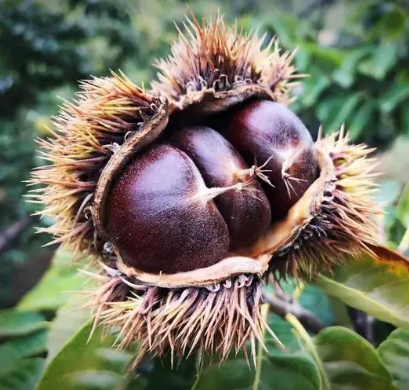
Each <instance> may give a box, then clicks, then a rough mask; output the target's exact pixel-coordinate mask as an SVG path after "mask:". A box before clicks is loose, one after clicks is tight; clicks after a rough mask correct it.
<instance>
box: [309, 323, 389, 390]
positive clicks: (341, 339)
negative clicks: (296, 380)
mask: <svg viewBox="0 0 409 390" xmlns="http://www.w3.org/2000/svg"><path fill="white" fill-rule="evenodd" d="M313 343H314V345H315V348H316V350H317V353H318V355H319V358H320V360H321V361H322V364H323V367H324V370H325V374H326V376H327V378H328V380H329V382H330V383H331V390H342V389H357V390H358V389H362V390H364V389H371V390H396V387H395V386H394V385H393V384H392V378H391V376H390V374H389V372H388V371H387V369H386V368H385V366H384V365H383V363H382V362H381V360H380V358H379V357H378V355H377V353H376V350H375V348H374V347H373V346H372V345H371V344H370V343H369V342H368V341H366V340H365V339H364V338H362V337H360V336H359V335H357V334H356V333H355V332H353V331H351V330H349V329H347V328H343V327H331V328H326V329H324V330H323V331H321V332H320V333H319V334H318V335H317V336H315V337H314V339H313Z"/></svg>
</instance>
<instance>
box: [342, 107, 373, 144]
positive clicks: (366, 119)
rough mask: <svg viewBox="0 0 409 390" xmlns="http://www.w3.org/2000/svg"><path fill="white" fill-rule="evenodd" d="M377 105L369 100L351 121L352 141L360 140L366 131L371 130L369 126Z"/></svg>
mask: <svg viewBox="0 0 409 390" xmlns="http://www.w3.org/2000/svg"><path fill="white" fill-rule="evenodd" d="M375 108H376V105H375V103H374V102H373V101H371V100H369V101H366V102H364V103H363V104H362V105H361V106H360V107H359V108H358V109H357V111H356V113H355V115H353V116H352V119H351V121H350V122H349V124H348V133H349V135H350V137H351V138H352V139H356V138H358V137H359V136H360V135H361V134H362V132H363V131H364V130H368V129H370V127H369V126H368V124H369V123H370V121H371V119H372V118H373V114H374V111H375Z"/></svg>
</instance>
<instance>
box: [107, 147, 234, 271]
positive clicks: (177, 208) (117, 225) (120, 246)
mask: <svg viewBox="0 0 409 390" xmlns="http://www.w3.org/2000/svg"><path fill="white" fill-rule="evenodd" d="M206 193H207V188H206V185H205V183H204V181H203V179H202V177H201V175H200V172H199V171H198V169H197V168H196V166H195V165H194V164H193V162H192V160H191V159H190V158H189V157H188V156H187V155H186V154H185V153H184V152H182V151H180V150H178V149H177V148H175V147H172V146H169V145H159V146H155V147H153V148H152V149H151V150H149V151H148V152H145V153H144V154H142V155H138V156H137V157H135V158H134V159H133V160H132V161H131V162H130V163H129V165H128V166H127V167H126V169H125V170H124V171H123V172H121V174H120V175H119V177H118V178H117V179H116V181H115V183H114V184H113V186H112V189H111V194H110V197H109V202H108V204H107V220H106V226H107V232H108V234H109V235H110V237H111V239H112V241H113V243H114V245H115V246H116V248H117V251H118V252H119V255H120V256H121V258H122V261H123V262H124V263H125V265H127V266H130V267H134V268H135V269H138V270H140V271H143V272H150V273H155V274H158V273H165V274H172V273H177V272H186V271H191V270H194V269H198V268H202V267H208V266H210V265H213V264H215V263H217V262H219V261H220V260H222V259H223V258H224V257H226V255H227V251H228V248H229V233H228V229H227V225H226V223H225V222H224V220H223V218H222V216H221V215H220V213H219V211H218V210H217V208H216V206H215V204H214V202H213V200H212V199H211V197H208V196H206Z"/></svg>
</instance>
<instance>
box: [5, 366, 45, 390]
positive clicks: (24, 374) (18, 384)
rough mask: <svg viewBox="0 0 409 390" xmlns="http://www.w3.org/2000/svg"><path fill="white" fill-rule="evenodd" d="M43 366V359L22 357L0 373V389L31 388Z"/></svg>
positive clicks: (27, 389) (20, 389) (17, 389)
mask: <svg viewBox="0 0 409 390" xmlns="http://www.w3.org/2000/svg"><path fill="white" fill-rule="evenodd" d="M43 368H44V359H41V358H34V359H22V360H19V361H17V362H16V363H15V364H14V365H13V367H12V368H10V369H9V370H7V371H4V372H1V373H0V390H32V389H34V388H35V385H36V383H37V381H38V379H39V377H40V375H41V372H42V371H43Z"/></svg>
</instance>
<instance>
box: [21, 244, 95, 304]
mask: <svg viewBox="0 0 409 390" xmlns="http://www.w3.org/2000/svg"><path fill="white" fill-rule="evenodd" d="M72 259H73V254H72V253H71V252H69V251H58V252H57V254H56V256H54V258H53V261H52V265H51V267H50V269H49V270H48V271H47V272H46V273H45V275H44V276H43V278H42V279H41V281H40V282H39V283H38V284H37V285H36V286H35V287H34V288H33V289H32V290H30V291H29V293H28V294H26V295H25V296H24V297H23V299H22V300H21V301H20V302H19V305H18V307H19V308H20V309H25V310H27V309H30V310H56V309H58V308H59V307H61V306H62V305H64V304H65V303H66V302H67V301H68V300H69V299H70V297H71V295H72V294H73V291H81V290H84V288H90V284H87V285H86V284H85V281H86V280H87V277H86V276H85V275H83V274H80V273H79V272H78V268H81V265H82V264H83V263H85V262H87V260H86V259H85V260H84V261H82V262H80V263H78V262H73V261H72Z"/></svg>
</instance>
